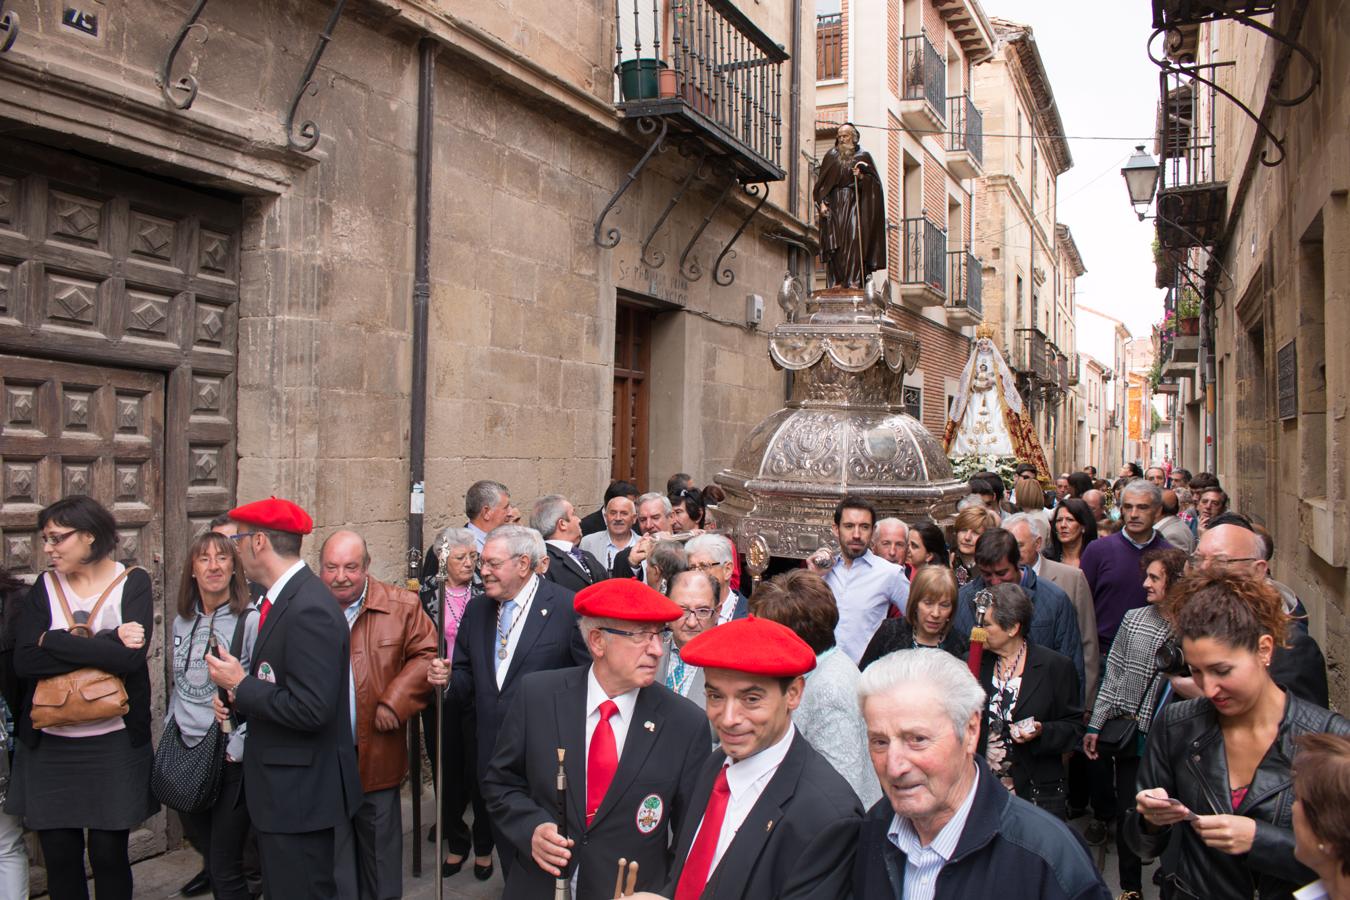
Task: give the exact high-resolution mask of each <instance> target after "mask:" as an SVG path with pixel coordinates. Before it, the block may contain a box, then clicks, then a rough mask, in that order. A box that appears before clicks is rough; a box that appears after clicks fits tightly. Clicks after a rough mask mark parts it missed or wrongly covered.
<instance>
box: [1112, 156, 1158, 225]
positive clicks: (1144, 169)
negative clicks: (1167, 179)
mask: <svg viewBox="0 0 1350 900" xmlns="http://www.w3.org/2000/svg"><path fill="white" fill-rule="evenodd" d="M1160 168H1161V167H1160V166H1159V165H1158V163H1157V162H1156V161H1155V160H1154V159H1153V157H1152V156H1149V155H1148V153H1147V152H1146V151H1145V150H1144V145H1143V144H1139V145H1138V146H1137V147H1135V148H1134V155H1133V156H1131V157H1130V158H1129V161H1128V162H1126V163H1125V167H1124V168H1123V169H1121V170H1120V174H1121V175H1122V176H1123V177H1124V179H1125V189H1126V190H1128V191H1129V192H1130V203H1131V204H1133V205H1134V212H1135V214H1136V215H1137V216H1139V221H1141V222H1142V221H1144V219H1145V217H1146V216H1145V213H1146V212H1147V211H1148V205H1149V204H1150V203H1152V202H1153V192H1154V191H1156V190H1157V189H1158V171H1159V169H1160ZM1140 207H1142V208H1143V209H1142V211H1141V209H1140Z"/></svg>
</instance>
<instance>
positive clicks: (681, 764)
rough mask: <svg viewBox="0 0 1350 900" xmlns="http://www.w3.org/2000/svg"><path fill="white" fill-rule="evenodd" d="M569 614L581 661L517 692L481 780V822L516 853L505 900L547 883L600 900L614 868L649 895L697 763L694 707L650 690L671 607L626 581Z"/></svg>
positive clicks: (682, 814)
mask: <svg viewBox="0 0 1350 900" xmlns="http://www.w3.org/2000/svg"><path fill="white" fill-rule="evenodd" d="M574 607H575V609H576V612H577V615H578V616H579V617H580V621H579V627H580V629H581V633H582V635H583V636H584V637H585V639H586V645H587V648H588V649H589V650H590V652H591V657H592V659H593V662H592V663H591V665H589V666H581V667H578V668H574V669H562V670H555V671H550V672H536V673H533V674H530V675H527V676H526V677H525V678H524V679H523V680H522V681H521V686H520V691H519V692H518V693H517V694H516V697H515V700H514V702H513V703H512V705H511V710H510V712H509V713H508V715H507V716H506V719H505V721H504V722H503V723H502V727H501V732H500V734H499V736H498V739H497V749H496V753H495V754H494V755H493V758H492V762H491V764H490V765H489V767H488V772H487V776H486V777H485V779H484V781H483V797H484V799H485V800H486V801H487V804H488V809H489V811H490V812H491V814H492V818H493V821H494V822H495V823H496V824H497V827H498V829H499V830H500V831H501V833H502V834H503V835H504V836H505V838H506V840H507V841H509V842H510V843H511V844H512V845H514V847H515V850H516V853H517V856H516V864H515V865H514V866H513V867H512V868H511V869H510V870H509V871H508V872H507V873H506V891H505V893H504V894H503V895H502V896H503V898H505V900H524V898H543V900H548V898H550V897H552V896H553V893H552V892H553V888H554V884H555V879H557V878H559V877H567V878H570V879H571V880H572V883H573V896H574V897H577V898H578V900H580V898H599V897H610V896H612V895H613V884H614V877H615V872H616V866H617V863H618V861H619V859H620V857H622V858H624V859H627V860H630V861H634V862H637V863H638V877H637V885H638V887H639V888H641V889H644V890H655V889H658V888H660V887H661V886H662V885H664V884H665V883H666V881H667V878H668V875H669V873H668V871H667V866H668V864H669V860H670V848H671V845H672V844H673V842H674V836H675V835H676V834H677V833H678V830H679V829H680V828H681V827H682V826H683V825H686V824H687V823H688V822H689V816H690V815H691V813H690V806H691V800H692V797H693V790H694V780H695V778H696V777H697V775H698V773H699V771H700V769H701V768H702V765H703V763H704V761H705V760H706V759H707V756H708V731H707V725H706V724H705V719H704V717H703V715H702V713H701V712H700V711H699V709H698V707H697V706H695V705H694V704H692V703H690V702H689V701H688V700H686V699H684V698H683V697H680V696H677V695H676V694H674V693H673V692H671V691H670V690H668V689H667V688H666V687H665V686H663V685H661V684H660V683H657V681H656V673H657V664H658V661H659V660H660V658H661V654H662V640H663V638H664V636H665V632H666V630H667V629H666V626H667V624H668V623H670V622H672V621H674V620H675V619H677V618H678V617H679V616H680V613H681V610H680V608H679V607H678V606H676V605H675V604H674V603H673V602H671V601H670V600H669V599H667V598H666V597H664V596H662V595H661V594H659V593H657V592H656V591H654V590H652V589H651V588H649V587H647V585H645V584H643V583H642V582H640V581H637V580H634V579H611V580H608V581H602V582H599V583H598V584H595V585H592V586H591V587H588V588H586V589H584V590H582V591H581V592H580V593H578V594H577V595H576V599H575V602H574ZM560 750H561V751H564V752H565V758H564V768H565V770H566V773H567V800H566V810H565V811H563V812H562V813H561V816H563V817H565V825H566V829H565V831H562V832H560V829H559V826H558V822H559V820H560V813H559V807H558V789H557V778H556V776H557V771H558V752H559V751H560ZM693 821H694V822H697V817H696V816H695V818H694V819H693Z"/></svg>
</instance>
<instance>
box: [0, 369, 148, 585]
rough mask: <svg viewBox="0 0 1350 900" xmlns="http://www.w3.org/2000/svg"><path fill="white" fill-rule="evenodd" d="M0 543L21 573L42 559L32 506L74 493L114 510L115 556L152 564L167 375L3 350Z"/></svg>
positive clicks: (38, 566) (36, 568)
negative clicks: (115, 526)
mask: <svg viewBox="0 0 1350 900" xmlns="http://www.w3.org/2000/svg"><path fill="white" fill-rule="evenodd" d="M0 398H3V401H2V402H3V408H2V410H0V415H2V416H3V418H0V473H3V474H2V475H0V477H2V478H3V486H4V487H3V493H2V494H0V535H2V537H0V541H2V542H3V543H2V544H0V548H2V552H3V560H4V565H5V567H6V568H8V569H9V570H10V571H11V572H15V573H18V574H21V575H25V574H36V573H38V572H41V571H42V570H44V569H45V568H46V567H47V562H46V558H45V556H44V555H43V552H42V542H41V538H40V536H39V534H38V531H37V513H38V511H39V510H40V509H41V508H42V507H44V506H46V505H47V504H49V503H52V502H54V501H56V500H59V499H61V498H62V497H70V496H74V495H77V494H80V495H84V496H88V497H93V498H94V499H95V500H97V501H98V502H100V503H102V504H103V505H104V506H106V507H107V508H108V509H109V510H110V511H111V512H112V513H113V516H114V517H115V518H116V519H117V534H118V545H117V559H118V560H120V561H121V562H124V563H126V564H127V565H140V566H144V567H145V568H146V569H147V570H149V571H150V572H151V573H152V574H156V575H157V574H158V571H157V570H158V566H159V561H160V559H161V550H162V548H163V531H162V527H163V526H162V521H163V497H162V484H163V482H162V479H161V472H162V469H163V465H164V462H163V461H164V378H163V376H161V375H156V374H151V373H145V372H134V371H127V370H121V369H110V368H97V367H94V366H81V365H75V364H73V363H60V362H50V361H46V360H35V359H28V358H25V357H18V356H5V355H0Z"/></svg>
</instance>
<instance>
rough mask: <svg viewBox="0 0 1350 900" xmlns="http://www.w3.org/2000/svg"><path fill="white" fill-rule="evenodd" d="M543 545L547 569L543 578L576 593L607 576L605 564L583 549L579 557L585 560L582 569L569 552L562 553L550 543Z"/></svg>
mask: <svg viewBox="0 0 1350 900" xmlns="http://www.w3.org/2000/svg"><path fill="white" fill-rule="evenodd" d="M545 546H546V547H547V548H548V570H547V571H546V572H544V578H546V579H547V580H549V581H551V582H553V583H554V584H556V585H558V586H559V587H562V588H566V589H567V590H569V591H572V592H573V593H576V592H577V591H579V590H582V589H583V588H588V587H590V586H591V585H593V584H595V583H596V582H597V581H604V580H605V579H606V578H608V577H609V571H608V570H607V569H606V568H605V564H604V563H602V562H600V560H598V559H596V558H595V557H594V556H592V555H591V554H589V553H587V552H586V551H585V550H582V551H581V558H582V559H584V560H585V561H586V567H585V568H584V569H583V568H582V567H581V565H580V564H579V563H578V562H577V561H576V560H575V559H573V558H572V555H571V554H569V553H564V552H563V551H562V550H561V549H559V548H557V547H555V546H553V545H552V544H547V545H545Z"/></svg>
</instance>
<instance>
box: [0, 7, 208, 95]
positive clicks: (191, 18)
mask: <svg viewBox="0 0 1350 900" xmlns="http://www.w3.org/2000/svg"><path fill="white" fill-rule="evenodd" d="M207 2H208V0H197V2H196V4H195V5H194V6H193V7H192V12H190V13H188V17H187V18H186V19H184V20H183V27H182V28H180V29H178V37H177V38H175V39H174V42H173V46H172V47H170V48H169V53H168V55H167V56H165V57H164V62H163V64H161V65H160V67H159V74H158V75H156V76H155V84H157V85H159V92H160V93H161V94H163V95H164V99H165V100H167V101H168V102H169V105H170V106H172V107H173V108H174V109H187V108H188V107H190V106H191V105H192V101H194V100H196V99H197V76H195V75H193V74H192V73H191V72H186V73H184V75H183V77H182V78H179V79H178V80H177V81H172V80H171V79H172V78H173V61H174V57H176V56H177V55H178V51H179V50H181V49H182V47H183V42H184V41H186V40H187V36H188V32H190V31H192V29H194V28H200V29H201V30H202V31H201V41H200V43H203V44H205V43H206V40H207V38H208V37H210V35H211V32H210V31H209V30H208V29H207V27H206V26H205V25H203V24H201V23H200V22H198V21H197V17H198V16H200V15H201V14H202V10H203V9H205V8H206V4H207ZM2 3H3V0H0V4H2ZM175 91H181V92H183V93H184V96H183V98H182V99H181V100H180V99H179V98H178V97H177V96H175V94H174V92H175Z"/></svg>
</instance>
